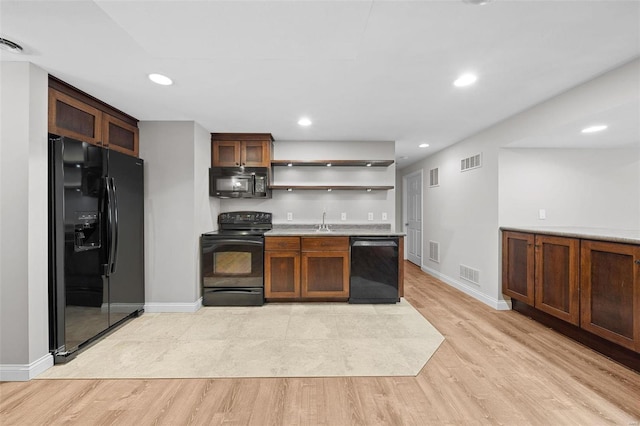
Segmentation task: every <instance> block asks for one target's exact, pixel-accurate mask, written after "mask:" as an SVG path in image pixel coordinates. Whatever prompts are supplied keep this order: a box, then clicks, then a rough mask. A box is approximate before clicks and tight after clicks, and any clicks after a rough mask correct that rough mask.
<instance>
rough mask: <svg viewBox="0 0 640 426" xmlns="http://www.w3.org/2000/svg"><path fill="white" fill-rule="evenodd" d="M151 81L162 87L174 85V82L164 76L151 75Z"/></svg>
mask: <svg viewBox="0 0 640 426" xmlns="http://www.w3.org/2000/svg"><path fill="white" fill-rule="evenodd" d="M149 80H151V81H153V82H154V83H156V84H159V85H161V86H171V85H172V84H173V81H172V80H171V79H170V78H169V77H167V76H166V75H162V74H149Z"/></svg>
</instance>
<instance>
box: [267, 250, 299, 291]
mask: <svg viewBox="0 0 640 426" xmlns="http://www.w3.org/2000/svg"><path fill="white" fill-rule="evenodd" d="M264 271H265V277H264V292H265V297H266V298H267V299H277V298H282V299H291V298H298V297H300V252H298V251H293V252H291V251H265V252H264Z"/></svg>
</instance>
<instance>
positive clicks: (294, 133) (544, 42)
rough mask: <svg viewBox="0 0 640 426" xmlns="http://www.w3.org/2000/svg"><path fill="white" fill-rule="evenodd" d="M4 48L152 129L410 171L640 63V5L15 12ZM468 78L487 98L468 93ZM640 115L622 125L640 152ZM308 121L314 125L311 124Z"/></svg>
mask: <svg viewBox="0 0 640 426" xmlns="http://www.w3.org/2000/svg"><path fill="white" fill-rule="evenodd" d="M0 37H3V38H8V39H11V40H13V41H15V42H17V43H19V44H21V45H22V46H23V47H24V54H22V55H17V54H13V53H7V52H4V51H3V52H2V53H1V56H0V59H2V60H3V61H4V60H22V61H31V62H33V63H35V64H37V65H39V66H40V67H42V68H44V69H45V70H47V71H48V72H49V73H51V74H53V75H55V76H56V77H58V78H61V79H62V80H64V81H67V82H68V83H70V84H72V85H74V86H76V87H78V88H80V89H82V90H84V91H86V92H88V93H90V94H92V95H94V96H95V97H97V98H100V99H102V100H104V101H105V102H107V103H109V104H111V105H113V106H115V107H117V108H119V109H121V110H123V111H125V112H127V113H129V114H131V115H133V116H134V117H136V118H138V119H140V120H195V121H197V122H198V123H200V124H201V125H203V126H204V127H205V128H206V129H207V130H208V131H211V132H268V133H272V134H273V136H274V138H275V139H276V140H290V141H304V140H314V141H319V140H355V141H374V140H375V141H395V142H396V155H397V159H398V165H399V167H403V166H405V165H408V164H411V163H413V162H415V161H417V160H418V159H420V158H422V157H425V156H427V155H429V154H431V153H433V152H436V151H438V150H440V149H442V148H444V147H446V146H448V145H451V144H453V143H456V142H458V141H460V140H462V139H464V138H465V137H468V136H470V135H472V134H474V133H476V132H478V131H480V130H482V129H484V128H486V127H488V126H491V125H492V124H494V123H497V122H499V121H501V120H504V119H505V118H507V117H509V116H511V115H513V114H515V113H517V112H520V111H522V110H524V109H526V108H528V107H530V106H532V105H535V104H536V103H539V102H540V101H543V100H545V99H548V98H550V97H552V96H555V95H557V94H559V93H561V92H563V91H565V90H567V89H569V88H571V87H573V86H576V85H578V84H580V83H582V82H584V81H587V80H589V79H591V78H593V77H595V76H597V75H600V74H602V73H603V72H606V71H608V70H611V69H613V68H616V67H617V66H619V65H621V64H623V63H626V62H628V61H630V60H632V59H634V58H637V57H638V56H640V2H638V1H636V0H634V1H579V0H573V1H541V0H532V1H526V0H509V1H507V0H494V1H493V2H492V3H489V4H487V5H485V6H476V5H469V4H467V3H464V2H462V1H461V0H441V1H428V0H423V1H393V0H388V1H379V0H376V1H369V0H361V1H340V0H334V1H268V0H263V1H144V0H138V1H87V0H78V1H66V2H65V1H4V0H0ZM467 71H473V72H475V73H477V74H478V76H479V78H478V82H477V84H476V85H475V86H472V87H469V88H465V89H459V88H455V87H453V86H452V84H451V83H452V81H453V80H454V79H455V78H456V77H457V76H458V75H459V74H460V73H462V72H467ZM151 72H159V73H163V74H166V75H168V76H170V77H171V78H172V79H173V80H174V82H175V84H174V85H173V86H169V87H161V86H157V85H154V84H152V83H150V82H149V81H148V80H147V77H146V76H147V74H148V73H151ZM630 108H631V109H628V108H626V107H624V106H621V111H619V112H620V113H621V114H622V115H623V116H626V117H627V118H631V119H632V120H633V118H635V121H634V122H633V123H627V124H626V127H627V128H630V129H631V132H632V133H633V132H634V131H635V135H636V142H637V140H638V138H637V135H638V128H639V127H640V126H639V124H638V103H637V102H635V105H631V106H630ZM634 108H635V110H634ZM622 110H624V111H622ZM634 113H635V117H634ZM303 115H306V116H309V117H310V118H311V119H312V120H313V123H314V124H313V125H312V126H310V127H307V128H302V127H300V126H298V125H297V120H298V118H299V117H301V116H303ZM616 116H618V115H616ZM618 138H619V139H620V140H623V139H624V140H628V139H630V137H629V135H626V134H625V135H621V136H619V137H618ZM547 139H549V138H547ZM556 139H560V138H556ZM631 139H632V137H631ZM562 141H566V139H565V138H562ZM423 142H424V143H429V144H430V145H431V146H430V148H427V149H420V148H417V145H418V144H420V143H423ZM536 143H537V141H526V140H525V141H518V142H517V144H516V145H517V146H529V145H532V144H533V145H534V146H535V144H536ZM548 143H549V142H548ZM555 143H556V144H559V143H560V140H556V141H555ZM563 143H564V144H565V146H572V145H571V144H574V145H575V142H571V141H566V142H563ZM619 145H624V144H623V143H620V144H619ZM556 146H558V145H556ZM405 156H406V157H408V158H406V159H403V158H402V157H405Z"/></svg>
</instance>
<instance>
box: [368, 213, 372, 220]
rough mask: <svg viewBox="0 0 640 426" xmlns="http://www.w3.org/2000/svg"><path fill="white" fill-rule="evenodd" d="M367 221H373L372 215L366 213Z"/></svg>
mask: <svg viewBox="0 0 640 426" xmlns="http://www.w3.org/2000/svg"><path fill="white" fill-rule="evenodd" d="M367 220H373V213H371V212H369V213H367Z"/></svg>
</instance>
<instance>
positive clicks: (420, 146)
mask: <svg viewBox="0 0 640 426" xmlns="http://www.w3.org/2000/svg"><path fill="white" fill-rule="evenodd" d="M428 147H429V144H428V143H421V144H420V145H418V148H428Z"/></svg>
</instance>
